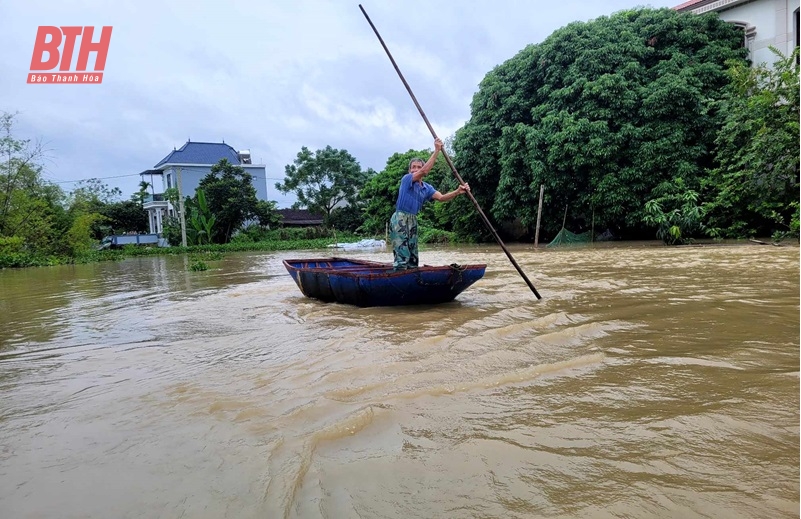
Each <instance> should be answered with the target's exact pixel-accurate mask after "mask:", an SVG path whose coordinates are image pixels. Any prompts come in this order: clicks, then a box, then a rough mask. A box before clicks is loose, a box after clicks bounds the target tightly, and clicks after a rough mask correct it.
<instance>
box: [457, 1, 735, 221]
mask: <svg viewBox="0 0 801 519" xmlns="http://www.w3.org/2000/svg"><path fill="white" fill-rule="evenodd" d="M744 56H745V50H744V49H743V48H742V33H740V32H738V31H737V30H736V29H735V28H733V26H731V25H730V24H728V23H726V22H724V21H722V20H720V19H719V18H718V17H717V15H715V14H709V15H701V16H698V15H694V14H688V13H677V12H675V11H673V10H671V9H659V10H654V9H633V10H628V11H621V12H619V13H616V14H614V15H612V16H609V17H601V18H598V19H596V20H593V21H590V22H576V23H571V24H569V25H568V26H566V27H564V28H561V29H559V30H557V31H555V32H554V33H553V34H551V35H550V36H549V37H548V38H546V39H545V41H543V42H542V43H541V44H538V45H530V46H528V47H526V48H525V49H523V50H522V51H521V52H520V53H518V54H517V55H516V56H514V57H513V58H512V59H510V60H508V61H507V62H505V63H503V64H501V65H500V66H498V67H496V68H495V69H494V70H492V71H491V72H490V73H488V74H487V76H486V77H485V78H484V80H483V81H482V82H481V84H480V87H479V91H478V92H477V93H476V94H475V96H474V97H473V101H472V104H471V118H470V120H469V121H468V122H467V124H466V125H465V126H464V127H463V128H461V129H460V130H459V131H458V132H457V134H456V139H455V141H454V148H455V151H456V156H455V160H456V165H457V167H458V168H459V170H460V173H461V174H462V176H463V177H464V178H465V180H467V181H468V182H470V185H471V187H472V190H473V194H474V196H475V197H476V199H477V200H478V202H479V204H480V205H481V206H482V207H483V208H485V212H486V208H490V213H491V215H492V217H494V219H495V220H498V221H501V220H513V219H515V218H516V217H519V218H521V220H522V222H523V223H524V224H525V225H527V226H529V228H533V226H534V225H535V224H536V218H537V202H538V196H539V187H540V185H541V184H544V185H545V199H544V204H543V223H542V225H543V232H545V233H546V234H547V233H555V232H557V231H558V230H559V228H560V227H561V224H562V211H563V210H564V207H565V205H568V206H569V207H570V208H571V209H570V213H569V220H568V227H570V228H571V229H573V230H575V232H579V231H581V230H585V229H589V226H590V220H591V215H592V209H593V208H594V210H595V220H596V228H599V227H600V228H603V227H609V228H612V229H614V230H616V231H617V232H618V234H624V235H629V236H631V235H637V234H639V233H641V232H642V231H643V230H644V229H643V224H642V219H643V206H644V202H645V200H646V199H647V198H649V197H650V195H651V192H652V190H653V189H654V188H655V187H656V186H657V185H659V184H660V183H662V182H664V181H668V180H671V179H673V178H675V177H679V178H682V179H683V180H684V181H685V182H686V184H687V185H688V186H689V187H691V188H697V187H698V183H699V176H701V175H702V174H703V172H704V170H705V169H706V168H707V167H709V166H711V154H712V151H713V149H714V139H715V135H716V132H717V130H718V129H719V127H720V125H721V122H722V120H721V116H720V114H719V113H718V111H717V100H718V99H720V98H721V97H722V95H723V94H722V92H723V90H724V87H725V85H726V84H727V83H728V81H729V79H728V76H727V75H726V66H725V63H726V62H727V60H732V59H735V60H739V61H740V62H743V63H744ZM488 216H490V215H488ZM462 225H470V226H472V227H471V228H470V229H469V230H470V232H471V233H474V234H475V233H480V230H479V226H480V225H481V223H480V221H478V220H477V219H471V220H470V221H469V222H468V221H464V222H462V223H460V224H459V226H462Z"/></svg>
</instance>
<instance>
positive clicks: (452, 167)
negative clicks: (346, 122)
mask: <svg viewBox="0 0 801 519" xmlns="http://www.w3.org/2000/svg"><path fill="white" fill-rule="evenodd" d="M359 9H361V11H362V14H363V15H364V17H365V18H366V19H367V23H369V24H370V27H372V28H373V32H374V33H375V35H376V36H377V37H378V41H380V42H381V46H382V47H384V51H385V52H386V53H387V56H388V57H389V60H390V61H391V62H392V66H393V67H395V72H397V73H398V77H400V80H401V81H402V82H403V86H405V87H406V91H407V92H409V95H410V96H411V98H412V101H413V102H414V105H415V106H416V107H417V111H419V112H420V116H421V117H422V118H423V121H424V122H425V123H426V126H428V130H429V131H430V132H431V135H432V136H433V137H434V138H435V139H437V138H438V137H437V132H435V131H434V128H433V127H432V126H431V123H430V122H428V117H426V114H425V113H424V112H423V109H422V107H421V106H420V103H418V102H417V98H416V97H415V96H414V93H413V92H412V89H411V87H410V86H409V83H407V82H406V79H405V78H404V77H403V74H402V73H401V71H400V68H398V64H397V63H395V58H393V57H392V54H391V53H390V52H389V49H388V48H387V45H386V44H385V43H384V39H383V38H381V35H380V34H378V29H376V28H375V25H373V21H372V20H370V17H369V16H367V11H365V10H364V7H362V5H361V4H359ZM442 155H443V156H444V157H445V162H447V163H448V166H449V167H450V168H451V171H453V174H454V176H455V177H456V180H458V181H459V184H464V183H465V181H464V180H462V177H461V175H459V172H458V171H456V166H454V165H453V161H451V158H450V157H449V156H448V154H447V152H446V151H445V150H444V149H443V150H442ZM465 193H466V194H467V196H468V197H469V198H470V201H471V202H473V205H474V206H475V208H476V211H478V214H479V215H481V218H482V220H484V225H486V226H487V229H488V230H489V231H490V233H492V236H493V237H494V238H495V241H497V242H498V245H500V246H501V248H502V249H503V252H505V253H506V256H507V257H508V258H509V261H511V262H512V265H513V266H514V267H515V269H516V270H517V272H518V274H520V276H521V277H522V278H523V280H524V281H525V282H526V284H527V285H528V288H530V289H531V291H532V292H534V295H535V296H537V299H542V296H540V294H539V292H537V289H536V288H534V285H533V284H532V283H531V281H529V279H528V277H526V274H525V273H524V272H523V269H521V268H520V265H518V264H517V261H515V259H514V258H513V257H512V254H511V253H510V252H509V250H508V249H507V248H506V246H505V245H504V244H503V241H501V237H500V236H498V233H497V232H496V231H495V228H494V227H492V224H491V223H490V221H489V218H487V215H485V214H484V211H482V210H481V207H480V206H479V205H478V202H477V201H476V199H475V197H474V196H473V193H471V192H470V191H465Z"/></svg>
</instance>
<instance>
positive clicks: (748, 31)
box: [731, 22, 756, 59]
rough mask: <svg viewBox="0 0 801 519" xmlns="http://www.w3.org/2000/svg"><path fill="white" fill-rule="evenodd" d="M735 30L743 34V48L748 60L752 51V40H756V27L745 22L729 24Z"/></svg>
mask: <svg viewBox="0 0 801 519" xmlns="http://www.w3.org/2000/svg"><path fill="white" fill-rule="evenodd" d="M731 24H732V25H734V26H735V27H736V28H737V29H739V30H741V31H742V32H743V47H745V48H746V49H747V50H748V58H749V59H750V58H751V56H752V54H753V51H754V39H756V27H754V26H753V25H749V24H748V23H747V22H731Z"/></svg>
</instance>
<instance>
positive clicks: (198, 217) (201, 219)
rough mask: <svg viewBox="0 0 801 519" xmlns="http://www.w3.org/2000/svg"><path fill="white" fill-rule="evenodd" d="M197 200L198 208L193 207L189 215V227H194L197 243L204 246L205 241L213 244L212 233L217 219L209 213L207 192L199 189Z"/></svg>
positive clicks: (193, 232) (193, 231)
mask: <svg viewBox="0 0 801 519" xmlns="http://www.w3.org/2000/svg"><path fill="white" fill-rule="evenodd" d="M196 198H197V207H192V211H191V213H190V215H189V225H191V226H192V235H193V236H194V239H195V243H196V244H197V245H203V242H204V240H205V242H206V243H211V233H212V230H213V229H214V224H215V223H216V222H217V217H216V216H214V215H213V214H211V211H209V205H208V203H207V202H206V193H205V191H203V190H202V189H198V190H197V196H196Z"/></svg>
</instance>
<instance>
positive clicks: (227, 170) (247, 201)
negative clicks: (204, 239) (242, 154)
mask: <svg viewBox="0 0 801 519" xmlns="http://www.w3.org/2000/svg"><path fill="white" fill-rule="evenodd" d="M198 188H199V189H202V190H203V191H204V193H205V198H206V201H207V203H208V209H209V211H210V212H211V214H213V215H214V217H215V219H216V220H215V225H214V229H213V232H212V237H211V238H212V242H213V243H227V242H229V241H230V240H231V235H232V234H233V232H234V231H236V230H237V229H239V228H240V227H241V226H242V224H243V223H245V222H246V221H247V220H249V219H250V218H254V217H255V216H256V214H257V211H258V207H259V206H258V199H257V198H256V188H255V187H253V175H251V174H250V173H248V172H247V171H245V168H243V167H241V166H235V165H233V164H231V163H230V162H228V161H227V160H226V159H222V160H220V162H218V163H217V164H215V165H214V166H212V167H211V172H209V174H208V175H206V176H205V177H204V178H203V179H202V180H201V181H200V185H199V186H198ZM194 202H196V200H195V201H194Z"/></svg>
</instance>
